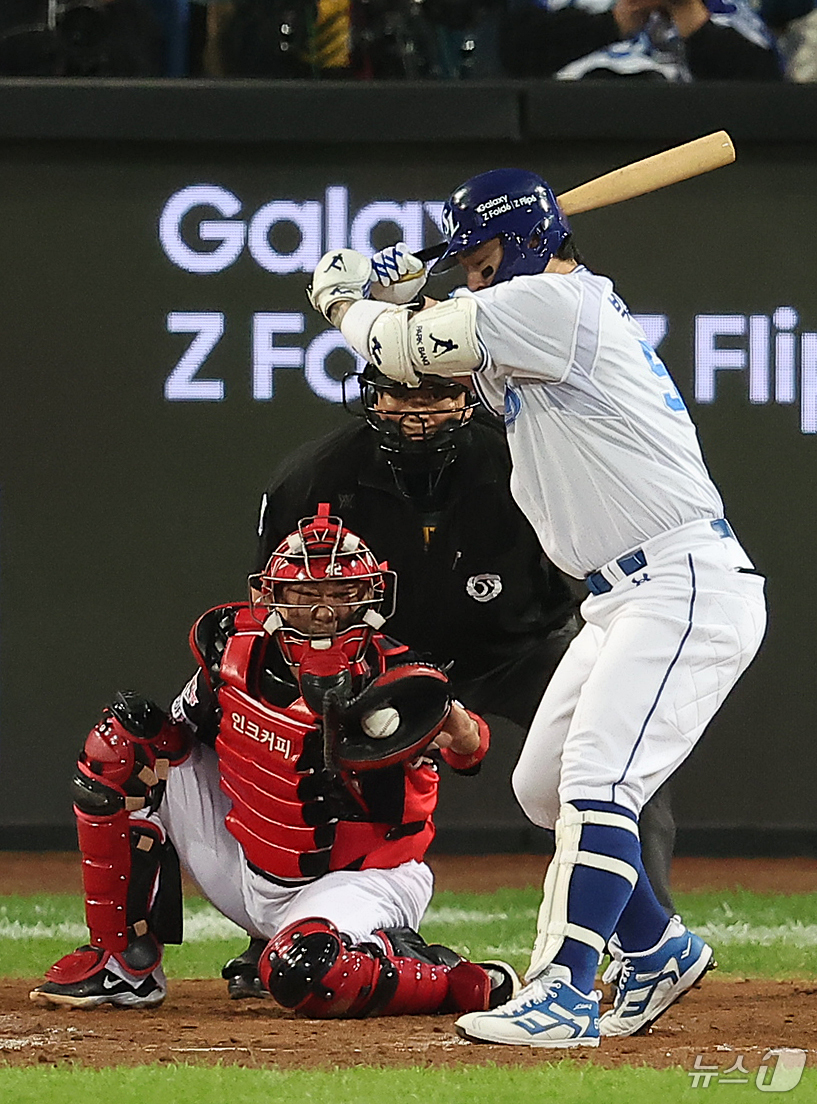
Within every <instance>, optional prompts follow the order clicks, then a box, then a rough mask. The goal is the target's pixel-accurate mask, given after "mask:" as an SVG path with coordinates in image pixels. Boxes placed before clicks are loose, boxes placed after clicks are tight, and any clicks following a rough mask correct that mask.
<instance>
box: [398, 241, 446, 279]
mask: <svg viewBox="0 0 817 1104" xmlns="http://www.w3.org/2000/svg"><path fill="white" fill-rule="evenodd" d="M446 249H448V242H437V244H436V245H429V246H426V248H425V249H418V250H417V252H416V253H415V254H414V256H415V257H416V258H417V260H418V261H422V262H423V264H426V262H428V261H436V260H437V258H438V257H442V255H443V253H445V251H446ZM418 275H419V273H417V272H407V273H406V274H405V276H400V277H399V278H398V279H397V280H395V281H394V282H395V283H396V284H404V283H405V282H406V280H416V279H417V276H418ZM429 275H430V274H429Z"/></svg>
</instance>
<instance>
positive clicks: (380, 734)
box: [360, 705, 400, 740]
mask: <svg viewBox="0 0 817 1104" xmlns="http://www.w3.org/2000/svg"><path fill="white" fill-rule="evenodd" d="M399 725H400V714H399V713H398V712H397V710H396V709H393V708H392V706H390V705H386V706H384V707H383V708H382V709H374V710H373V711H372V712H371V713H367V714H366V716H365V717H361V718H360V727H361V728H362V729H363V731H364V732H365V733H366V735H367V736H370V737H371V738H372V739H373V740H385V738H386V737H387V736H391V735H392V733H394V732H396V731H397V729H398V727H399Z"/></svg>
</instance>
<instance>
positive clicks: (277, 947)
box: [258, 916, 382, 1019]
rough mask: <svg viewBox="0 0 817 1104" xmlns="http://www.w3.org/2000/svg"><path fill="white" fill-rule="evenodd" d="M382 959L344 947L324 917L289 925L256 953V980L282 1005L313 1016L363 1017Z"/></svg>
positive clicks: (377, 978)
mask: <svg viewBox="0 0 817 1104" xmlns="http://www.w3.org/2000/svg"><path fill="white" fill-rule="evenodd" d="M381 970H382V963H381V961H380V960H379V959H378V958H377V957H375V956H374V955H372V954H370V953H369V952H367V951H360V950H354V949H349V948H347V947H346V946H345V945H344V942H343V940H342V939H341V936H340V932H339V931H338V930H337V928H336V927H335V926H334V924H331V923H330V922H329V921H328V920H324V919H323V918H322V917H319V916H310V917H308V918H307V919H305V920H298V921H296V922H295V923H294V924H289V925H288V926H287V927H286V928H284V929H283V931H280V932H279V933H278V935H276V936H275V938H274V939H271V940H270V941H269V943H268V944H267V945H266V947H265V948H264V950H263V951H262V953H261V958H260V960H259V962H258V975H259V977H260V978H261V984H262V985H263V986H264V988H265V989H268V990H269V992H270V993H271V994H272V995H273V997H274V998H275V999H276V1000H277V1001H278V1003H279V1004H280V1005H283V1007H284V1008H291V1009H292V1010H293V1011H295V1012H299V1013H301V1014H302V1015H304V1016H313V1017H314V1018H315V1019H329V1018H332V1017H340V1016H347V1017H355V1016H360V1015H365V1009H366V1008H367V1007H368V1005H369V1004H370V1002H371V999H372V997H373V995H374V994H375V993H376V991H377V983H378V980H379V978H380V975H381Z"/></svg>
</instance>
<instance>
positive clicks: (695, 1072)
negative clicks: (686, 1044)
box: [687, 1047, 808, 1092]
mask: <svg viewBox="0 0 817 1104" xmlns="http://www.w3.org/2000/svg"><path fill="white" fill-rule="evenodd" d="M807 1053H808V1052H807V1051H805V1050H800V1049H798V1048H797V1047H774V1048H772V1049H771V1050H767V1051H766V1053H765V1054H764V1055H763V1059H762V1061H761V1064H760V1066H758V1069H757V1072H756V1073H755V1077H754V1082H755V1088H756V1089H760V1091H761V1092H788V1091H789V1089H793V1088H794V1087H795V1085H798V1084H799V1083H800V1078H801V1077H802V1076H803V1068H804V1067H805V1064H806V1055H807ZM732 1057H733V1056H732V1055H730V1060H731V1058H732ZM703 1059H704V1056H703V1054H698V1055H696V1056H695V1062H694V1064H693V1066H692V1069H691V1071H690V1072H689V1073H688V1074H687V1076H688V1077H691V1078H692V1088H693V1089H708V1088H709V1086H710V1085H711V1084H712V1083H713V1082H716V1083H717V1084H718V1085H748V1084H749V1082H750V1079H751V1077H752V1071H751V1070H747V1069H746V1067H745V1065H744V1064H743V1055H742V1054H738V1055H737V1056H735V1057H734V1061H733V1062H732V1065H731V1066H729V1068H728V1069H724V1070H723V1071H722V1070H721V1068H720V1066H717V1065H715V1066H705V1065H704V1064H703Z"/></svg>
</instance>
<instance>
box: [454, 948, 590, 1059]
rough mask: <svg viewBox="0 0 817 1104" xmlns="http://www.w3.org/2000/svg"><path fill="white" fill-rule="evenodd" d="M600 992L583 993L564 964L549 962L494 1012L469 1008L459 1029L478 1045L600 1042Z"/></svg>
mask: <svg viewBox="0 0 817 1104" xmlns="http://www.w3.org/2000/svg"><path fill="white" fill-rule="evenodd" d="M599 996H600V994H599V993H597V992H593V993H590V994H589V995H588V994H587V993H580V992H579V990H578V989H574V988H573V986H572V985H571V984H570V971H569V970H568V969H567V968H566V967H564V966H553V965H551V966H549V967H548V969H547V970H546V972H545V973H544V974H542V976H541V977H538V978H535V979H534V981H532V982H531V983H530V984H529V985H526V986H525V988H524V989H523V990H522V991H521V992H520V993H519V996H517V997H515V998H514V999H513V1000H510V1001H508V1002H507V1004H503V1005H500V1006H499V1007H498V1008H495V1009H493V1010H492V1011H490V1012H468V1013H467V1014H466V1015H465V1016H460V1018H459V1019H458V1020H457V1021H456V1023H455V1027H456V1029H457V1033H458V1034H459V1035H461V1036H462V1037H463V1038H464V1039H470V1040H471V1041H472V1042H476V1043H508V1044H511V1045H514V1044H515V1045H517V1046H540V1047H560V1048H565V1047H574V1046H598V1045H599Z"/></svg>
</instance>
